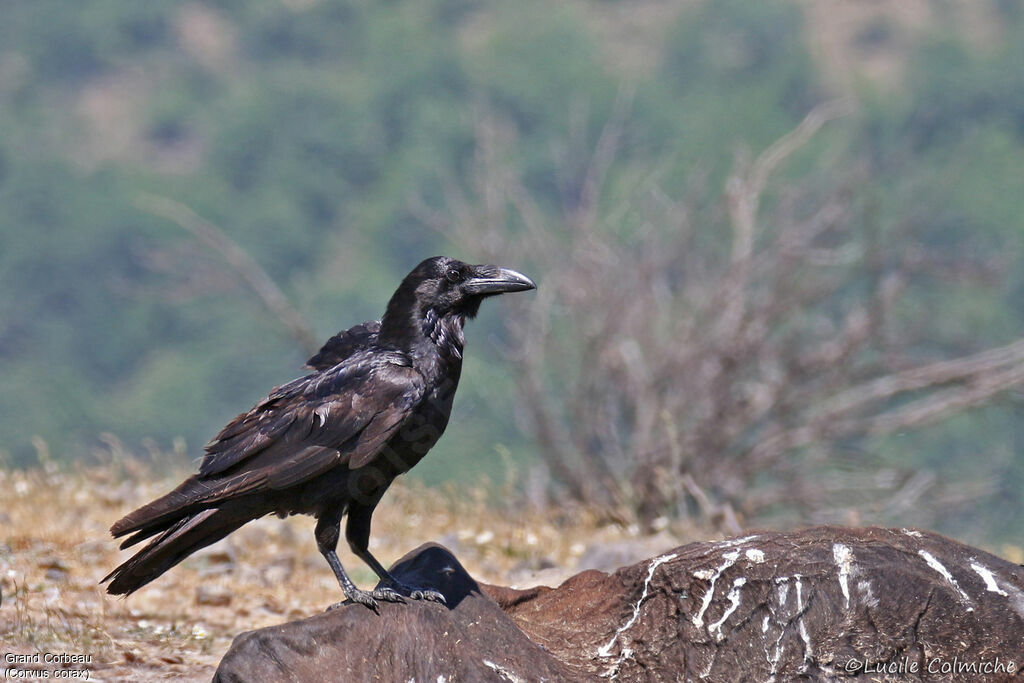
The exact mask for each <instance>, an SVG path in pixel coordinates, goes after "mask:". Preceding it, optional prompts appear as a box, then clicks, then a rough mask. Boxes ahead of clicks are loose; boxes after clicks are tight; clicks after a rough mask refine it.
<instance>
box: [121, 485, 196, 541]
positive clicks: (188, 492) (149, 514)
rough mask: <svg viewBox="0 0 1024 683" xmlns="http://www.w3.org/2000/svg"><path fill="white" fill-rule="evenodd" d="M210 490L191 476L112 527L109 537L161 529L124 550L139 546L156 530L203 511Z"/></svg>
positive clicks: (139, 537)
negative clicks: (205, 495) (200, 510)
mask: <svg viewBox="0 0 1024 683" xmlns="http://www.w3.org/2000/svg"><path fill="white" fill-rule="evenodd" d="M208 488H209V486H208V485H207V484H206V483H205V482H201V481H200V480H199V477H196V476H191V477H189V478H188V479H186V480H185V481H183V482H182V483H181V484H180V485H179V486H178V487H177V488H176V489H174V490H173V491H171V492H170V493H168V494H167V495H164V496H161V497H160V498H157V499H156V500H154V501H153V502H152V503H147V504H146V505H143V506H142V507H140V508H139V509H138V510H135V511H134V512H130V513H128V514H127V515H125V516H124V517H122V518H121V519H119V520H118V521H117V522H115V523H114V526H112V527H110V533H111V534H113V535H114V537H115V538H117V537H119V536H124V535H125V534H130V533H132V532H135V531H146V530H154V529H156V528H157V527H160V528H159V529H156V530H154V531H153V532H152V533H147V534H146V535H144V536H137V537H133V538H132V539H129V540H128V541H125V545H122V546H121V547H122V548H124V547H127V546H129V545H133V544H135V543H138V542H139V541H141V540H142V539H143V538H148V537H149V536H152V535H153V534H155V533H156V532H157V530H163V529H166V528H168V522H170V523H171V524H173V523H175V522H177V521H178V520H179V519H181V517H182V516H184V515H186V514H187V513H188V512H190V511H195V509H197V508H200V507H203V506H202V503H203V498H204V496H203V495H202V494H203V493H205V492H206V491H207V489H208Z"/></svg>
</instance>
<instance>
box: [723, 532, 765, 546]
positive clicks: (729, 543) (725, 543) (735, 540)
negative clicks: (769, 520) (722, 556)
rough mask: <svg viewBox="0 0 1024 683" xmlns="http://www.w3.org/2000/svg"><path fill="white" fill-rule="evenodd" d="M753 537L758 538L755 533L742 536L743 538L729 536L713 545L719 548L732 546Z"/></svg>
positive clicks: (751, 539)
mask: <svg viewBox="0 0 1024 683" xmlns="http://www.w3.org/2000/svg"><path fill="white" fill-rule="evenodd" d="M755 538H758V536H757V534H754V535H753V536H744V537H743V538H730V539H728V540H725V541H719V542H718V543H716V544H715V545H717V546H718V547H719V548H732V547H734V546H737V545H743V544H744V543H746V542H748V541H753V540H754V539H755Z"/></svg>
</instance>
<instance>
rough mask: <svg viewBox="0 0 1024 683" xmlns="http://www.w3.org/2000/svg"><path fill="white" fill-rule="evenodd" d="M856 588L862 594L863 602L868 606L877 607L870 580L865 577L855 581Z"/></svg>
mask: <svg viewBox="0 0 1024 683" xmlns="http://www.w3.org/2000/svg"><path fill="white" fill-rule="evenodd" d="M857 590H859V591H860V592H861V594H862V595H863V596H864V604H865V605H867V606H868V607H878V598H877V597H875V591H874V588H873V587H872V586H871V582H870V581H868V580H867V579H862V580H860V581H858V582H857Z"/></svg>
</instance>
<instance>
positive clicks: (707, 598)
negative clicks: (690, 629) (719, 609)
mask: <svg viewBox="0 0 1024 683" xmlns="http://www.w3.org/2000/svg"><path fill="white" fill-rule="evenodd" d="M739 556H740V551H739V550H730V551H729V552H727V553H723V554H722V564H720V565H719V566H718V569H716V570H715V572H714V573H713V574H712V575H711V576H709V577H708V578H707V580H708V581H710V582H711V585H710V586H708V590H707V592H706V593H704V598H703V599H702V600H701V603H700V609H699V610H698V611H697V613H696V614H694V615H693V620H692V621H693V625H694V626H696V627H697V628H701V627H703V626H704V613H705V612H707V611H708V607H710V606H711V599H712V598H713V597H714V595H715V582H716V581H718V577H719V576H721V575H722V572H724V571H725V570H726V569H728V568H729V567H731V566H733V565H734V564H736V560H737V559H739Z"/></svg>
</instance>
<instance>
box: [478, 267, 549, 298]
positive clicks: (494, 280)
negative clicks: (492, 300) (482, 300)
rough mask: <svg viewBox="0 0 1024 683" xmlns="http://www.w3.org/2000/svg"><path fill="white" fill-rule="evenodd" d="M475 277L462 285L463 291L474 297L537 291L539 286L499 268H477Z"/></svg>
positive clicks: (517, 274)
mask: <svg viewBox="0 0 1024 683" xmlns="http://www.w3.org/2000/svg"><path fill="white" fill-rule="evenodd" d="M473 272H474V275H473V277H471V278H469V279H467V280H465V281H464V282H463V283H462V289H463V291H464V292H466V293H467V294H470V295H473V296H491V295H493V294H504V293H505V292H525V291H526V290H528V289H537V284H536V283H535V282H534V281H533V280H531V279H530V278H528V277H526V276H525V275H523V274H522V273H519V272H516V271H514V270H512V269H511V268H499V267H498V266H476V267H475V268H474V269H473Z"/></svg>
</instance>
